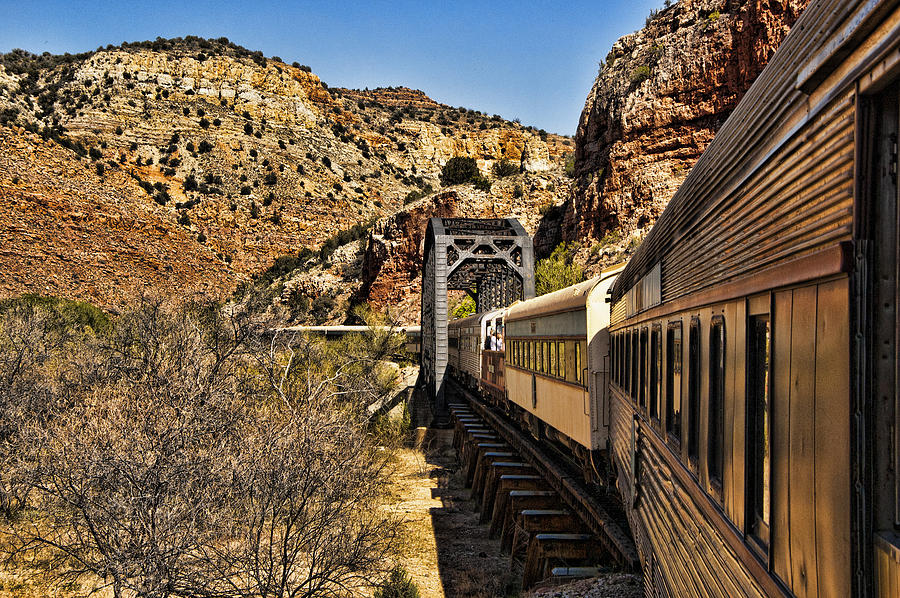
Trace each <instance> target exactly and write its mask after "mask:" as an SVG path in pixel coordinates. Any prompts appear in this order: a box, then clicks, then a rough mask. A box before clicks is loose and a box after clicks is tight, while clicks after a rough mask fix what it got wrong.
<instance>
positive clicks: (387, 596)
mask: <svg viewBox="0 0 900 598" xmlns="http://www.w3.org/2000/svg"><path fill="white" fill-rule="evenodd" d="M419 596H420V594H419V588H418V587H417V586H416V583H415V582H414V581H413V580H412V578H411V577H410V576H409V573H407V572H406V569H404V568H403V567H401V566H400V565H397V566H396V567H394V568H393V569H392V570H391V573H390V575H388V578H387V580H385V582H384V583H383V584H382V586H381V587H380V588H379V589H378V590H376V591H375V598H419Z"/></svg>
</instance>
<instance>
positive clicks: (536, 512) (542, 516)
mask: <svg viewBox="0 0 900 598" xmlns="http://www.w3.org/2000/svg"><path fill="white" fill-rule="evenodd" d="M578 524H579V521H578V520H577V519H576V518H575V516H574V515H573V514H572V513H571V511H569V510H568V509H565V508H552V509H523V510H522V511H520V512H518V513H516V519H515V524H514V529H513V539H512V544H511V546H510V551H509V557H510V566H512V564H513V563H514V562H515V561H516V559H517V557H518V555H519V553H520V552H522V551H525V552H526V553H527V552H528V550H527V549H528V547H529V546H530V545H531V541H532V540H533V539H534V536H535V535H537V534H549V533H557V534H563V533H572V532H573V531H575V532H577V533H581V526H579V525H578Z"/></svg>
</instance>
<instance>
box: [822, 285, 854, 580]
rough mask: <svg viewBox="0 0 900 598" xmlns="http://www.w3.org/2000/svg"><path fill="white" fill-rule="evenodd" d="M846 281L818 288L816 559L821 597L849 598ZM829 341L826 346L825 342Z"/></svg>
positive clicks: (848, 379)
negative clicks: (844, 481)
mask: <svg viewBox="0 0 900 598" xmlns="http://www.w3.org/2000/svg"><path fill="white" fill-rule="evenodd" d="M848 295H849V288H848V281H847V280H846V279H842V280H837V281H834V282H830V283H826V284H821V285H819V288H818V309H817V312H816V315H817V318H816V338H817V339H818V342H817V343H816V381H815V385H816V414H817V416H816V527H817V529H816V557H817V561H818V563H819V568H818V571H819V588H820V591H819V594H820V595H823V596H825V595H827V596H848V595H850V590H851V586H850V574H851V568H850V552H849V551H848V550H847V547H849V546H850V512H851V510H850V484H846V483H835V482H836V480H848V479H850V426H849V425H848V422H849V419H850V401H849V398H850V370H849V362H848V360H847V355H848V354H849V352H850V330H849V326H848V323H849V318H850V314H849V313H848V311H847V305H848V301H849V298H848ZM826 339H827V340H826Z"/></svg>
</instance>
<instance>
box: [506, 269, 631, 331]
mask: <svg viewBox="0 0 900 598" xmlns="http://www.w3.org/2000/svg"><path fill="white" fill-rule="evenodd" d="M624 266H625V265H624V264H617V265H615V266H611V267H609V268H606V269H604V270H603V271H601V273H600V276H595V277H594V278H591V279H590V280H586V281H584V282H580V283H578V284H574V285H572V286H570V287H566V288H564V289H560V290H558V291H553V292H552V293H547V294H546V295H541V296H540V297H535V298H534V299H528V300H527V301H520V302H518V303H513V304H512V305H511V306H509V308H508V309H507V312H506V320H507V321H508V322H512V321H515V320H524V319H527V318H534V317H537V316H543V315H547V314H553V313H559V312H564V311H573V310H576V309H581V308H583V307H585V306H586V305H587V301H588V296H589V295H590V294H591V291H592V290H594V287H596V286H597V285H598V284H600V282H601V281H603V280H607V279H608V278H609V277H610V276H614V275H616V274H618V273H619V272H620V271H621V270H622V268H623V267H624Z"/></svg>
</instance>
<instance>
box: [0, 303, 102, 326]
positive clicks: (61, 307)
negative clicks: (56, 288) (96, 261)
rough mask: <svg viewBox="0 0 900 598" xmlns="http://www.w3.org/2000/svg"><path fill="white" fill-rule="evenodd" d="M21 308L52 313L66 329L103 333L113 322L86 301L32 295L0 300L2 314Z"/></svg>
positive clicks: (0, 312)
mask: <svg viewBox="0 0 900 598" xmlns="http://www.w3.org/2000/svg"><path fill="white" fill-rule="evenodd" d="M21 307H30V308H32V309H41V310H43V311H45V312H48V313H52V314H53V315H55V316H56V317H57V318H58V322H59V323H60V324H62V325H63V326H65V327H66V328H72V329H77V330H82V331H84V330H86V329H90V330H93V331H94V332H103V331H105V330H107V329H108V328H109V326H110V324H111V320H110V318H109V316H108V315H107V314H106V313H105V312H103V311H102V310H101V309H100V308H98V307H96V306H94V305H92V304H90V303H87V302H86V301H72V300H71V299H63V298H61V297H46V296H43V295H31V294H26V295H21V296H19V297H13V298H11V299H3V300H0V314H3V313H4V312H6V311H9V310H14V309H16V308H21Z"/></svg>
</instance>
